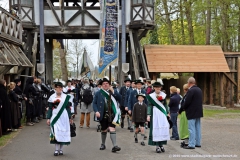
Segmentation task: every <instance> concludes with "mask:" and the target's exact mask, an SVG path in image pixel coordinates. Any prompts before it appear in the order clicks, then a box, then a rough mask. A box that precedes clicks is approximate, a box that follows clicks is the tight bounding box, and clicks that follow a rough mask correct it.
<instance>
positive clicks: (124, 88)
mask: <svg viewBox="0 0 240 160" xmlns="http://www.w3.org/2000/svg"><path fill="white" fill-rule="evenodd" d="M129 89H130V88H129ZM129 89H128V90H129ZM128 90H127V88H126V86H123V87H121V89H120V91H119V94H121V96H122V99H121V101H120V106H125V105H124V102H125V99H127V96H126V94H127V91H128Z"/></svg>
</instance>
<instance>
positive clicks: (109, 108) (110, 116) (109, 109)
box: [108, 65, 112, 123]
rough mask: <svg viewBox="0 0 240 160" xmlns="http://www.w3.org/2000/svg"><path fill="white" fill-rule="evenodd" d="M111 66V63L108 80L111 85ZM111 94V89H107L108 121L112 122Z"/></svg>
mask: <svg viewBox="0 0 240 160" xmlns="http://www.w3.org/2000/svg"><path fill="white" fill-rule="evenodd" d="M111 70H112V68H111V65H109V82H110V85H111V76H112V74H111V73H112V71H111ZM111 96H112V91H110V90H109V99H108V114H109V116H108V122H110V123H112V104H111Z"/></svg>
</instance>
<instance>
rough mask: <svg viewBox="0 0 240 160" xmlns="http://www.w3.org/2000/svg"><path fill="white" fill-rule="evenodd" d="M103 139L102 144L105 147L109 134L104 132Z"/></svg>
mask: <svg viewBox="0 0 240 160" xmlns="http://www.w3.org/2000/svg"><path fill="white" fill-rule="evenodd" d="M101 137H102V144H104V145H105V142H106V138H107V132H102V133H101Z"/></svg>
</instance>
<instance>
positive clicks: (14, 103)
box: [8, 82, 21, 131]
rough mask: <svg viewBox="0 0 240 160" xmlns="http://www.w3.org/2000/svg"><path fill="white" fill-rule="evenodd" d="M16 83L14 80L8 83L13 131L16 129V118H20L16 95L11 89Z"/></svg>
mask: <svg viewBox="0 0 240 160" xmlns="http://www.w3.org/2000/svg"><path fill="white" fill-rule="evenodd" d="M15 86H16V84H15V83H14V82H10V84H9V85H8V97H9V100H10V106H11V118H12V128H13V131H17V129H18V120H19V119H20V118H21V115H20V110H19V107H18V97H17V94H16V93H15V92H14V91H13V90H14V88H15Z"/></svg>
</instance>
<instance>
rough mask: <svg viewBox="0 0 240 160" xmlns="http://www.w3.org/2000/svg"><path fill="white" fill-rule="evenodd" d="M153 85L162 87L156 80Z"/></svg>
mask: <svg viewBox="0 0 240 160" xmlns="http://www.w3.org/2000/svg"><path fill="white" fill-rule="evenodd" d="M152 86H153V87H162V84H161V83H160V82H154V83H153V84H152Z"/></svg>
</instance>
